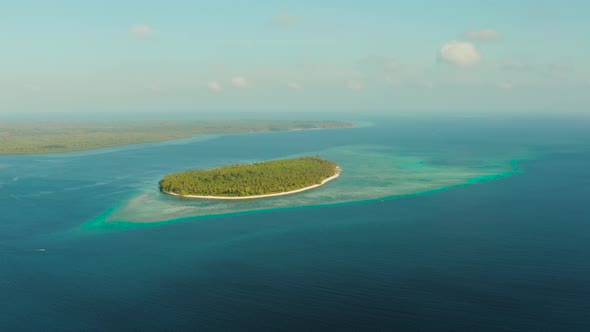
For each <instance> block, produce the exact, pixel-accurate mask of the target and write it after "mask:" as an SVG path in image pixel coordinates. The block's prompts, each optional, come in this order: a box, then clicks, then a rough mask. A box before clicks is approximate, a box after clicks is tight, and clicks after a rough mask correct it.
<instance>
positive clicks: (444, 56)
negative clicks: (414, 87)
mask: <svg viewBox="0 0 590 332" xmlns="http://www.w3.org/2000/svg"><path fill="white" fill-rule="evenodd" d="M440 59H441V60H442V61H445V62H447V63H450V64H453V65H456V66H461V67H470V66H474V65H477V64H478V63H479V62H480V61H481V53H480V52H479V51H478V50H477V48H476V47H475V46H474V45H473V44H471V43H466V42H459V41H452V42H448V43H446V44H444V45H443V46H442V48H441V49H440Z"/></svg>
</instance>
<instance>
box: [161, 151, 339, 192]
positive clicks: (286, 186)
mask: <svg viewBox="0 0 590 332" xmlns="http://www.w3.org/2000/svg"><path fill="white" fill-rule="evenodd" d="M337 169H338V165H337V164H336V163H334V162H332V161H329V160H325V159H322V158H320V157H302V158H295V159H282V160H271V161H265V162H258V163H253V164H243V165H231V166H224V167H220V168H212V169H205V170H190V171H186V172H180V173H174V174H170V175H166V176H165V177H164V178H163V179H162V180H161V181H160V190H162V191H163V192H168V193H175V194H180V195H195V196H224V197H243V196H254V195H268V194H275V193H281V192H287V191H292V190H297V189H301V188H305V187H309V186H312V185H315V184H321V182H322V181H323V180H325V179H327V178H329V177H331V176H333V175H335V174H336V172H337Z"/></svg>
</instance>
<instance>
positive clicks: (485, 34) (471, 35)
mask: <svg viewBox="0 0 590 332" xmlns="http://www.w3.org/2000/svg"><path fill="white" fill-rule="evenodd" d="M465 37H467V38H468V39H471V40H496V39H500V37H501V36H500V33H499V32H498V31H496V30H494V29H483V30H471V31H467V32H466V33H465Z"/></svg>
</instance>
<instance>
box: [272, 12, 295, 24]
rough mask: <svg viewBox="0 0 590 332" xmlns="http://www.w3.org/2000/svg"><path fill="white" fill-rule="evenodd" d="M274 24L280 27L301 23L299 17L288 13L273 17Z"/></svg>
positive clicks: (280, 13)
mask: <svg viewBox="0 0 590 332" xmlns="http://www.w3.org/2000/svg"><path fill="white" fill-rule="evenodd" d="M272 22H273V23H274V24H276V25H280V26H290V25H294V24H296V23H298V22H299V17H297V16H295V15H291V14H289V13H286V12H279V13H277V14H276V15H275V17H273V19H272Z"/></svg>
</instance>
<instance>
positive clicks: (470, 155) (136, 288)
mask: <svg viewBox="0 0 590 332" xmlns="http://www.w3.org/2000/svg"><path fill="white" fill-rule="evenodd" d="M361 120H368V121H369V122H370V124H368V125H363V126H360V127H358V128H354V129H333V130H311V131H295V132H281V133H252V134H236V135H222V136H219V135H209V136H201V137H195V138H193V139H186V140H180V141H174V142H164V143H154V144H142V145H135V146H126V147H117V148H109V149H102V150H96V151H86V152H74V153H66V154H56V155H30V156H0V331H126V330H136V331H138V330H141V331H189V330H191V331H242V330H243V331H314V330H333V331H346V330H352V331H590V201H589V199H590V119H588V118H587V117H586V118H583V117H566V116H563V117H549V116H545V117H536V118H531V117H499V116H497V117H442V116H441V117H434V118H432V117H431V118H416V117H389V118H371V119H361ZM308 154H312V155H320V156H323V157H326V158H329V159H332V160H334V161H336V162H338V163H339V164H340V165H341V166H342V167H343V172H342V176H341V178H339V179H337V180H335V181H332V182H330V183H328V184H327V185H325V186H323V187H321V188H318V189H315V190H312V191H309V192H305V193H300V194H296V195H293V196H285V197H277V198H270V199H265V200H256V201H240V202H227V201H224V202H217V201H216V202H211V201H197V200H186V199H178V198H174V197H168V196H165V195H161V194H160V193H158V190H157V182H158V180H159V179H160V178H161V177H162V176H163V175H165V174H168V173H171V172H176V171H179V170H185V169H189V168H201V167H214V166H220V165H225V164H231V163H240V162H253V161H260V160H268V159H275V158H284V157H291V156H298V155H308Z"/></svg>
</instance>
